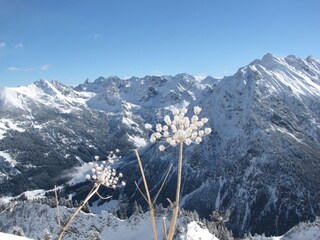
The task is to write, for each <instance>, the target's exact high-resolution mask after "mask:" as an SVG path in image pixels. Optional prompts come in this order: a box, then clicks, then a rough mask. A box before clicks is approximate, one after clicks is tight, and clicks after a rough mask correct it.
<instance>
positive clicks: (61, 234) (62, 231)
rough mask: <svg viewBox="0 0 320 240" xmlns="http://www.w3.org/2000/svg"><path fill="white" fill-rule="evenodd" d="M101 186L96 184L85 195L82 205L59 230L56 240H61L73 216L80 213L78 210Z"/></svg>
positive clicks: (80, 207) (81, 206)
mask: <svg viewBox="0 0 320 240" xmlns="http://www.w3.org/2000/svg"><path fill="white" fill-rule="evenodd" d="M100 185H101V184H98V185H97V186H94V187H93V188H92V190H91V191H90V192H89V194H88V195H87V197H86V198H85V200H84V201H83V203H82V204H81V205H80V206H79V207H78V208H77V210H76V211H75V212H74V214H73V215H72V216H71V217H70V218H69V220H68V222H67V223H66V225H64V227H63V228H62V229H61V231H60V233H59V235H58V238H57V240H61V239H62V237H63V234H64V233H65V231H66V230H67V229H68V227H69V225H70V224H71V222H72V221H73V219H74V218H75V216H76V215H77V214H78V213H79V212H80V210H81V209H82V208H83V206H84V205H85V204H86V203H87V202H88V201H89V199H90V198H91V197H92V196H93V195H94V194H95V193H96V192H97V191H98V189H99V187H100Z"/></svg>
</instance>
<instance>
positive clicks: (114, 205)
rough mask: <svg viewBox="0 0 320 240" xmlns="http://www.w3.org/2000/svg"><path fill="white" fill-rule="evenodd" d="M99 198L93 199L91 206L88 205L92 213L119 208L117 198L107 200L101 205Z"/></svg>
mask: <svg viewBox="0 0 320 240" xmlns="http://www.w3.org/2000/svg"><path fill="white" fill-rule="evenodd" d="M98 203H99V200H98V201H95V202H94V203H93V204H92V206H91V207H90V210H91V212H92V213H95V214H100V213H101V212H102V211H106V212H113V211H117V210H119V201H118V200H114V199H112V200H110V201H108V202H105V203H103V204H102V205H99V206H98Z"/></svg>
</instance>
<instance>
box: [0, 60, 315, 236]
mask: <svg viewBox="0 0 320 240" xmlns="http://www.w3.org/2000/svg"><path fill="white" fill-rule="evenodd" d="M194 106H200V107H201V108H202V109H203V110H202V113H201V116H203V117H207V118H208V119H209V121H208V123H207V125H208V126H210V127H211V128H212V130H213V131H212V133H211V134H210V135H209V136H207V137H206V138H204V139H203V142H202V143H201V144H199V145H190V146H188V147H186V148H185V150H184V159H183V179H182V190H181V192H182V201H181V207H182V208H185V209H189V210H196V211H197V212H198V213H199V215H200V216H202V217H207V218H208V217H209V215H210V214H211V212H212V211H213V210H225V209H230V210H231V211H232V215H231V219H230V222H229V223H228V227H230V228H231V229H232V230H233V231H234V233H235V235H239V236H240V235H243V234H244V233H247V232H252V233H266V234H267V235H271V234H272V235H281V234H282V233H284V232H285V231H287V230H289V229H290V228H291V227H292V226H294V225H295V224H297V223H298V222H300V221H304V220H313V219H315V218H316V216H317V215H318V216H319V215H320V202H319V199H320V175H319V172H320V154H319V153H320V61H319V60H317V59H316V58H314V57H307V58H306V59H302V58H299V57H296V56H293V55H290V56H287V57H284V58H282V57H277V56H274V55H272V54H266V55H265V56H263V57H262V59H257V60H254V61H253V62H251V63H250V64H248V65H247V66H245V67H242V68H240V69H239V70H238V71H237V72H236V73H235V74H234V75H232V76H227V77H223V78H213V77H206V78H205V79H203V80H201V81H200V80H198V79H196V78H195V77H193V76H191V75H188V74H178V75H176V76H146V77H143V78H138V77H132V78H130V79H120V78H118V77H109V78H104V77H99V78H98V79H96V80H95V81H94V82H89V81H86V82H84V83H83V84H80V85H78V86H75V87H71V86H66V85H64V84H62V83H61V82H59V81H46V80H39V81H36V82H34V83H33V84H31V85H28V86H20V87H16V88H7V87H2V88H0V182H1V185H0V194H1V196H3V197H6V196H10V195H18V194H21V193H22V192H24V191H27V190H34V189H52V188H53V186H54V185H63V184H66V183H67V182H68V181H70V180H71V179H72V178H73V177H74V176H75V174H76V173H77V169H79V167H80V166H83V165H84V164H85V163H86V162H89V161H92V160H93V157H94V156H95V155H98V156H100V157H101V158H103V157H104V156H106V155H107V154H108V152H110V151H112V150H115V149H119V150H120V152H121V155H122V156H123V157H122V160H121V162H120V163H119V165H118V167H119V169H120V170H121V171H122V172H123V174H124V176H125V180H126V182H127V185H126V187H125V188H124V189H123V190H121V193H119V194H118V195H117V197H116V198H119V199H120V197H121V199H122V201H126V202H127V203H128V206H129V209H130V206H132V205H133V203H134V202H135V201H137V202H138V203H139V204H141V205H144V206H146V203H145V202H144V199H143V198H142V196H141V194H140V193H139V191H138V190H137V189H136V186H135V184H134V182H135V181H136V182H137V183H138V184H140V180H141V179H140V172H139V167H138V165H137V161H136V159H135V156H134V154H133V152H132V149H134V148H139V149H140V154H141V159H142V161H143V164H144V167H145V171H146V177H147V179H148V181H149V185H150V186H149V187H150V189H151V194H152V195H155V194H156V193H157V190H158V189H159V187H160V185H161V184H162V180H163V178H164V177H165V174H166V170H167V169H168V167H169V165H170V164H171V163H173V170H172V171H171V172H170V173H169V176H168V180H167V182H166V184H165V187H164V190H163V191H162V192H161V194H160V195H159V197H158V199H157V203H162V204H163V205H164V206H168V204H169V203H168V201H167V198H170V199H171V200H173V199H174V195H175V191H174V189H175V182H176V170H177V168H176V167H177V166H176V164H177V154H178V149H176V148H173V147H171V148H167V149H166V151H165V152H161V151H159V149H158V145H159V144H161V143H150V142H149V141H148V139H149V137H150V132H149V131H148V130H146V129H145V127H144V125H145V123H151V124H153V125H155V124H156V123H163V118H164V116H165V115H167V114H171V110H172V109H174V108H180V107H187V108H189V109H193V107H194ZM83 181H84V179H83ZM82 184H83V183H82ZM73 187H74V188H76V187H77V185H75V186H73ZM129 212H130V211H129Z"/></svg>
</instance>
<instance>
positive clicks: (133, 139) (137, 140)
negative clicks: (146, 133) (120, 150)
mask: <svg viewBox="0 0 320 240" xmlns="http://www.w3.org/2000/svg"><path fill="white" fill-rule="evenodd" d="M127 137H128V140H129V141H130V142H132V143H133V144H134V145H135V146H136V147H138V148H140V147H144V146H145V145H146V144H147V142H146V140H145V139H144V138H141V137H138V136H131V135H129V134H127Z"/></svg>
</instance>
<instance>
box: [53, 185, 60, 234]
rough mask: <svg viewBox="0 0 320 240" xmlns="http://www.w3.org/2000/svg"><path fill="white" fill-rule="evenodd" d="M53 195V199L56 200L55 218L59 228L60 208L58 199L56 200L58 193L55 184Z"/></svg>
mask: <svg viewBox="0 0 320 240" xmlns="http://www.w3.org/2000/svg"><path fill="white" fill-rule="evenodd" d="M54 195H55V201H56V207H57V220H58V225H59V228H61V222H60V210H59V200H58V193H57V186H56V185H54Z"/></svg>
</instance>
